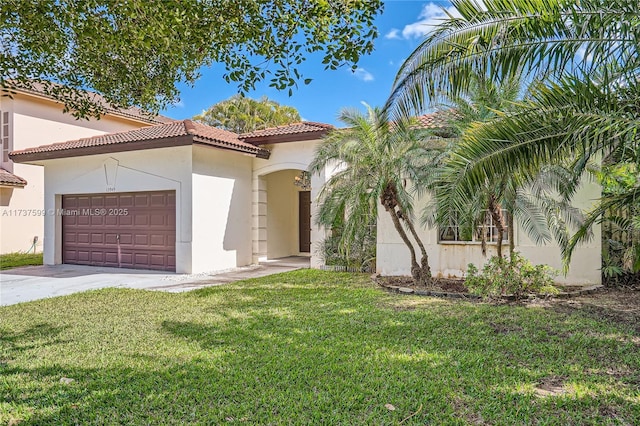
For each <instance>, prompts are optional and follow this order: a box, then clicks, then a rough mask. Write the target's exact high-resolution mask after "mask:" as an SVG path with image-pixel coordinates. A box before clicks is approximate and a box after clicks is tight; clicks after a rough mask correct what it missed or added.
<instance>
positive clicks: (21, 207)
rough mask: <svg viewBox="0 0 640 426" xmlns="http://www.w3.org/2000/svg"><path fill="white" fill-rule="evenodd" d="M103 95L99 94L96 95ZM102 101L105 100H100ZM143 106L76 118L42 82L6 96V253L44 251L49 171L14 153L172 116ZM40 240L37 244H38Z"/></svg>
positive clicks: (1, 199)
mask: <svg viewBox="0 0 640 426" xmlns="http://www.w3.org/2000/svg"><path fill="white" fill-rule="evenodd" d="M96 96H97V95H96ZM98 100H100V99H98ZM169 120H170V119H167V118H165V117H151V116H148V115H145V114H143V113H142V112H141V111H140V110H139V109H136V108H131V109H127V110H122V109H120V110H116V109H109V108H108V109H107V114H106V115H104V116H103V117H101V119H100V120H96V119H92V120H76V119H75V118H74V117H73V116H71V115H70V114H66V113H63V105H62V104H60V103H59V102H56V101H55V100H53V99H51V98H50V97H48V96H46V95H45V94H44V93H43V92H41V91H39V90H38V88H37V86H36V87H35V88H34V89H33V90H24V89H15V90H14V91H13V93H12V94H11V96H9V94H8V93H4V94H2V96H0V143H1V146H0V234H1V235H2V237H1V238H0V253H9V252H16V251H26V250H28V249H30V250H36V251H41V250H42V245H43V236H44V212H43V206H44V170H43V168H42V167H40V166H36V165H30V164H21V163H14V162H13V161H12V160H11V159H10V158H9V152H11V151H14V150H18V151H19V150H23V149H27V148H30V147H34V146H38V145H43V144H48V143H54V142H59V141H61V140H71V139H77V138H83V137H89V136H94V135H100V134H105V133H112V132H119V131H123V130H130V129H136V128H140V127H144V126H150V125H153V124H158V123H161V122H165V121H169ZM34 241H35V243H34Z"/></svg>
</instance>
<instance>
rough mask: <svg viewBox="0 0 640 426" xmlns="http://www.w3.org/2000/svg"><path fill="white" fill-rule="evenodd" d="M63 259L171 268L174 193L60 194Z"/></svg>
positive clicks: (73, 261) (174, 236)
mask: <svg viewBox="0 0 640 426" xmlns="http://www.w3.org/2000/svg"><path fill="white" fill-rule="evenodd" d="M62 208H63V213H64V215H63V218H62V246H63V260H62V261H63V263H71V264H75V265H93V266H112V267H117V268H118V267H119V268H135V269H158V270H164V271H175V270H176V194H175V191H154V192H128V193H111V194H84V195H63V197H62Z"/></svg>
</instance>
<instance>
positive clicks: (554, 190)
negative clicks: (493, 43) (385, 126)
mask: <svg viewBox="0 0 640 426" xmlns="http://www.w3.org/2000/svg"><path fill="white" fill-rule="evenodd" d="M524 87H525V84H524V82H523V79H522V77H521V76H520V75H514V76H511V77H510V78H508V79H506V80H504V81H501V82H495V81H492V80H491V79H488V78H487V77H486V76H485V75H482V74H474V75H472V76H471V84H470V85H469V92H468V93H465V94H464V96H461V95H460V96H453V97H452V99H451V100H449V101H448V102H446V103H445V105H444V108H446V109H447V110H448V111H455V113H452V114H449V116H450V117H451V119H450V120H449V126H450V127H451V128H452V129H453V137H454V138H455V142H453V143H452V144H451V145H450V146H451V147H452V148H451V149H452V155H456V154H457V151H456V149H457V142H459V141H460V140H463V139H464V135H465V133H466V132H467V131H469V129H471V128H472V127H473V126H474V125H480V124H482V123H486V122H490V121H491V120H493V119H495V118H496V117H498V116H499V114H504V113H506V112H508V111H511V110H512V109H513V108H514V107H515V106H516V105H517V101H518V99H519V98H520V97H521V96H522V95H523V94H524V93H525V89H524ZM464 172H465V170H464V169H461V168H460V163H456V162H452V161H449V162H446V161H445V164H444V166H443V167H442V172H441V173H442V174H441V178H440V181H439V182H438V183H437V184H436V185H432V186H433V187H435V188H436V191H435V194H436V200H437V202H436V208H437V222H438V223H440V224H441V225H443V224H444V225H446V224H448V223H451V222H454V221H455V222H456V223H457V224H458V225H459V226H463V227H464V229H467V230H469V231H468V232H467V233H468V234H469V233H471V234H473V233H474V232H477V234H479V238H480V240H481V243H482V250H483V253H486V243H487V227H486V224H487V222H488V219H489V218H490V219H491V222H492V223H493V224H494V226H495V228H496V231H497V232H496V235H495V238H494V240H495V242H496V248H497V255H498V257H502V244H503V237H504V236H505V233H507V235H506V236H507V237H508V238H507V240H508V241H509V252H510V253H512V252H513V251H514V232H513V230H514V219H516V220H517V222H518V223H519V224H520V225H521V226H522V228H523V229H524V230H525V232H526V233H527V234H528V235H529V236H530V237H532V238H533V240H534V241H536V242H548V241H550V240H551V239H552V237H553V238H555V239H556V241H558V242H560V243H561V244H565V245H566V242H567V241H568V239H569V237H568V233H567V228H568V227H570V228H573V229H577V228H578V227H579V226H580V225H581V224H582V223H583V221H584V220H583V215H582V214H581V212H580V210H579V209H577V208H575V207H573V206H571V204H570V199H571V197H572V196H573V195H574V193H575V190H576V188H577V186H578V183H579V180H578V179H576V178H575V176H574V174H573V173H571V171H570V170H568V169H567V168H566V167H563V166H561V165H555V166H549V167H545V168H544V169H541V170H540V171H539V173H537V174H536V175H534V176H531V177H530V178H529V179H521V178H520V177H519V176H518V175H514V174H500V175H495V176H493V179H492V180H489V179H485V181H484V182H481V183H479V184H478V185H476V186H474V188H473V191H472V192H471V193H461V192H459V191H455V186H453V187H452V183H455V182H456V177H457V176H459V175H460V174H463V173H464ZM505 212H507V214H505ZM452 213H454V214H455V217H452ZM429 217H430V215H429V212H426V214H425V216H424V217H423V219H424V220H425V221H427V222H428V219H429Z"/></svg>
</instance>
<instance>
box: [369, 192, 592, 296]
mask: <svg viewBox="0 0 640 426" xmlns="http://www.w3.org/2000/svg"><path fill="white" fill-rule="evenodd" d="M599 197H600V187H599V186H598V185H597V184H595V183H592V182H588V181H586V180H585V182H583V184H582V187H581V188H580V190H579V191H578V192H577V194H576V196H575V197H574V201H573V205H574V206H576V207H580V208H582V209H585V210H586V209H589V208H590V207H592V205H593V203H594V202H595V201H596V200H597V199H598V198H599ZM427 202H428V197H424V198H423V199H421V200H419V202H418V205H425V204H426V203H427ZM419 210H420V209H419V207H418V211H419ZM379 211H380V212H381V213H380V215H379V216H378V223H377V231H378V240H377V247H376V250H377V265H376V266H377V271H378V273H380V274H382V275H410V274H411V267H410V260H409V259H410V258H409V250H408V249H407V247H406V246H405V244H404V242H403V241H402V240H401V239H400V236H399V235H398V233H397V232H396V230H395V229H394V227H393V223H392V222H391V219H390V218H388V214H386V212H384V209H383V208H382V207H380V209H379ZM505 213H506V212H505ZM489 222H490V221H489ZM485 232H486V233H487V234H488V238H487V241H488V243H487V252H486V255H483V253H482V243H481V241H479V240H478V241H476V240H475V239H476V238H477V236H476V235H473V237H472V238H467V240H468V239H470V240H471V241H463V240H462V239H461V238H459V237H460V234H459V233H457V232H456V231H455V230H451V229H442V228H435V227H434V228H420V229H418V234H419V235H420V238H421V239H422V241H423V243H424V244H425V248H426V250H427V254H428V255H429V263H430V266H431V271H432V274H433V275H434V276H439V277H463V276H464V272H465V271H466V269H467V266H468V264H469V263H473V264H475V265H476V266H480V267H481V266H482V265H484V263H485V262H486V261H487V260H488V259H489V258H490V257H491V256H495V255H496V254H497V253H496V243H495V241H496V240H497V238H496V234H497V233H496V230H495V226H493V224H492V223H488V224H487V226H486V228H485ZM513 233H514V245H515V250H517V251H518V252H520V253H522V255H523V256H525V257H526V258H527V259H529V260H530V261H531V262H532V263H533V264H546V265H549V266H551V267H552V268H554V269H556V270H557V271H558V272H560V271H562V269H563V268H562V257H561V254H560V247H559V246H558V244H557V243H555V242H553V243H547V244H544V245H536V244H535V243H534V242H533V241H532V240H531V238H529V236H528V235H527V234H526V232H524V231H523V230H522V228H521V227H520V226H518V224H517V222H516V223H515V225H514V230H513ZM506 238H508V237H507V236H505V239H506ZM491 240H493V241H491ZM508 245H509V243H508V241H504V243H503V252H506V251H508ZM416 250H418V247H416ZM418 253H419V251H418ZM601 265H602V258H601V235H600V225H598V224H596V225H594V226H593V238H592V239H591V240H590V241H589V242H587V243H585V244H582V245H580V246H578V247H577V248H576V250H575V251H574V254H573V256H572V260H571V265H570V268H569V272H568V273H567V275H564V274H562V273H559V274H558V276H557V277H556V282H559V283H564V284H600V283H601V281H602V277H601V270H600V269H601Z"/></svg>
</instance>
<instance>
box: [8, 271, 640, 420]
mask: <svg viewBox="0 0 640 426" xmlns="http://www.w3.org/2000/svg"><path fill="white" fill-rule="evenodd" d="M589 315H590V314H588V313H586V312H585V313H580V312H569V313H563V312H560V311H553V310H549V309H544V308H527V307H515V306H494V305H488V304H479V303H468V302H461V301H450V300H440V299H431V298H420V297H414V296H404V297H403V296H399V295H390V294H386V293H384V292H382V291H381V290H380V289H379V288H377V287H375V286H374V285H372V284H371V283H370V282H369V279H368V277H367V276H364V275H349V274H339V273H332V272H321V271H309V270H304V271H296V272H292V273H288V274H280V275H275V276H271V277H266V278H262V279H256V280H251V281H245V282H240V283H236V284H232V285H226V286H221V287H213V288H209V289H204V290H199V291H194V292H190V293H184V294H168V293H161V292H147V291H137V290H121V289H109V290H100V291H93V292H88V293H84V294H77V295H73V296H68V297H61V298H56V299H49V300H43V301H39V302H32V303H26V304H21V305H16V306H10V307H4V308H0V396H1V399H0V424H7V423H9V422H11V421H12V419H13V420H14V422H15V421H16V420H22V422H20V425H24V424H38V425H43V424H45V425H48V424H50V425H66V424H162V425H165V424H175V425H182V424H227V423H245V424H327V425H332V424H348V425H352V424H399V423H401V422H403V423H402V424H403V425H406V424H416V425H417V424H420V425H423V424H481V423H484V424H558V425H566V424H581V425H582V424H594V425H596V424H598V425H600V424H640V391H639V389H640V337H639V335H638V332H637V331H634V330H632V329H630V328H628V326H624V325H619V324H614V323H612V322H608V321H607V320H601V319H598V318H597V317H595V316H589ZM61 379H62V380H61ZM65 379H73V381H71V382H70V383H65V381H67V382H68V380H65ZM537 386H538V387H540V388H541V389H539V390H536V387H537ZM387 404H391V405H387ZM392 409H393V410H392Z"/></svg>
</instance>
